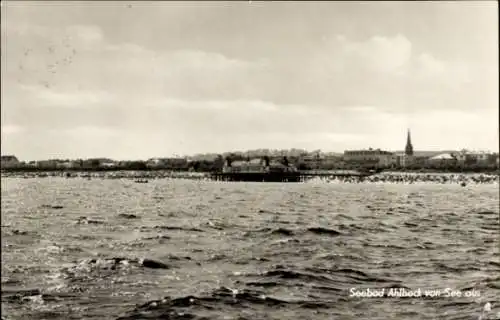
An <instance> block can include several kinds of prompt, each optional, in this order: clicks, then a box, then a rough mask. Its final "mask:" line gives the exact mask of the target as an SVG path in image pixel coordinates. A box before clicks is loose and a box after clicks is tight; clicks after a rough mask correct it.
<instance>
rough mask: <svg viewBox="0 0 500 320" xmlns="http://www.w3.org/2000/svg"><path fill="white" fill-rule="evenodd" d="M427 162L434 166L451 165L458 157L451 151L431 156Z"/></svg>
mask: <svg viewBox="0 0 500 320" xmlns="http://www.w3.org/2000/svg"><path fill="white" fill-rule="evenodd" d="M427 162H428V163H429V164H430V165H433V166H450V165H455V164H456V163H457V158H456V157H454V156H453V155H452V154H451V153H442V154H438V155H437V156H434V157H432V158H429V159H428V160H427Z"/></svg>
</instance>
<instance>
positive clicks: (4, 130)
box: [2, 125, 24, 135]
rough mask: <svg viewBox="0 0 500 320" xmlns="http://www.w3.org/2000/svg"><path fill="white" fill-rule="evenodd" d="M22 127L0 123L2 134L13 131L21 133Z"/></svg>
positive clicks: (12, 132) (13, 132) (8, 133)
mask: <svg viewBox="0 0 500 320" xmlns="http://www.w3.org/2000/svg"><path fill="white" fill-rule="evenodd" d="M23 131H24V128H23V127H21V126H16V125H2V135H11V134H15V133H21V132H23Z"/></svg>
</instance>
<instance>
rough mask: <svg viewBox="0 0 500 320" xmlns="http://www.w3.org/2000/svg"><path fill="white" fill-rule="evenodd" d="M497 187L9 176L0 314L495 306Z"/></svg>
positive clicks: (276, 315) (327, 314) (205, 315)
mask: <svg viewBox="0 0 500 320" xmlns="http://www.w3.org/2000/svg"><path fill="white" fill-rule="evenodd" d="M498 188H499V187H498V185H470V186H467V187H465V188H463V187H460V186H459V185H441V184H419V185H395V184H327V183H323V184H321V183H316V184H308V183H305V184H279V183H217V182H206V181H187V180H154V181H151V182H150V183H148V184H137V183H134V182H133V181H127V180H85V179H62V178H48V179H15V178H5V179H2V228H1V230H2V317H3V318H5V319H389V318H391V319H478V317H479V316H480V315H481V314H482V310H483V306H484V305H485V303H487V302H490V303H491V304H492V310H491V312H489V313H488V314H483V316H485V317H484V319H486V318H488V317H489V318H491V319H493V318H496V315H497V313H498V312H499V311H500V255H499V230H500V225H499V190H498ZM144 258H145V259H150V260H145V261H143V260H142V259H144ZM352 288H354V289H355V290H356V292H358V293H359V292H363V291H362V290H363V289H367V288H369V289H371V290H381V289H382V288H385V289H386V293H388V291H389V288H405V289H406V290H408V291H409V290H417V289H421V290H422V293H423V291H424V290H429V289H436V290H444V289H445V288H452V289H456V290H461V291H460V292H461V293H462V294H464V295H465V292H473V291H474V296H473V297H445V296H444V294H443V295H441V296H439V297H410V298H402V297H389V296H386V297H379V298H375V297H373V298H367V297H353V296H351V293H352V291H351V290H354V289H352ZM365 292H366V291H365Z"/></svg>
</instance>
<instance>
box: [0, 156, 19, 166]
mask: <svg viewBox="0 0 500 320" xmlns="http://www.w3.org/2000/svg"><path fill="white" fill-rule="evenodd" d="M17 166H19V160H18V159H17V157H16V156H11V155H8V156H2V163H1V168H2V169H9V168H15V167H17Z"/></svg>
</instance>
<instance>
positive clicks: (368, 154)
mask: <svg viewBox="0 0 500 320" xmlns="http://www.w3.org/2000/svg"><path fill="white" fill-rule="evenodd" d="M343 159H344V161H346V162H356V163H360V164H375V165H378V166H380V167H388V166H390V165H391V164H393V162H394V154H393V153H392V152H389V151H384V150H380V149H371V148H370V149H368V150H346V151H344V156H343Z"/></svg>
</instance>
